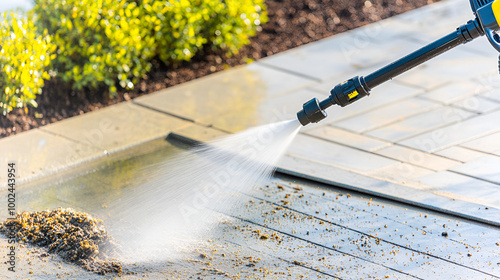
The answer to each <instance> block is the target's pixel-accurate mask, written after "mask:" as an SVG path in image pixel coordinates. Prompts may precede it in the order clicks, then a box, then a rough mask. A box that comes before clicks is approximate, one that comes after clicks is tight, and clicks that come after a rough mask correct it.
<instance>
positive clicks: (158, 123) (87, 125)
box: [41, 102, 191, 152]
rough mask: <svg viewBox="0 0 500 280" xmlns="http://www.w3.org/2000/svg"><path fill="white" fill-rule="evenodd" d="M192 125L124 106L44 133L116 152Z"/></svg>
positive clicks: (47, 128)
mask: <svg viewBox="0 0 500 280" xmlns="http://www.w3.org/2000/svg"><path fill="white" fill-rule="evenodd" d="M189 125H191V122H188V121H185V120H181V119H178V118H175V117H172V116H168V115H166V114H162V113H159V112H155V111H153V110H149V109H146V108H144V107H141V106H138V105H136V104H133V103H131V102H123V103H120V104H117V105H115V106H110V107H107V108H104V109H101V110H98V111H94V112H91V113H88V114H85V115H80V116H78V117H74V118H70V119H67V120H64V121H61V122H57V123H54V124H50V125H47V126H44V127H43V128H41V130H43V131H47V132H50V133H53V134H56V135H60V136H63V137H66V138H68V139H72V140H73V141H75V142H78V143H83V144H86V145H89V146H92V147H95V148H97V149H100V150H101V151H106V152H113V151H117V150H121V149H125V148H127V147H130V146H131V145H137V144H139V143H144V142H146V141H149V140H153V139H156V138H160V137H164V136H166V135H167V134H168V133H169V132H171V131H172V130H174V129H180V128H182V127H187V126H189ZM132 143H133V144H132Z"/></svg>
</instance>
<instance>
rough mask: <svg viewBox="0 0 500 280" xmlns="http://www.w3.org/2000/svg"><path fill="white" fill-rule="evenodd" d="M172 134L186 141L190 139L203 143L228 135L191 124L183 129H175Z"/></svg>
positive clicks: (210, 128)
mask: <svg viewBox="0 0 500 280" xmlns="http://www.w3.org/2000/svg"><path fill="white" fill-rule="evenodd" d="M172 132H173V133H174V134H176V135H179V136H182V137H185V138H186V139H191V140H195V141H198V142H203V143H205V142H209V141H212V140H215V139H217V138H220V137H223V136H226V135H228V133H226V132H223V131H220V130H218V129H214V128H212V127H206V126H202V125H198V124H193V125H190V126H188V127H185V128H181V129H176V130H174V131H172Z"/></svg>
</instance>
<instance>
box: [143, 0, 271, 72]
mask: <svg viewBox="0 0 500 280" xmlns="http://www.w3.org/2000/svg"><path fill="white" fill-rule="evenodd" d="M142 2H143V5H144V8H145V12H146V14H145V17H144V20H145V21H149V22H154V23H155V27H154V30H155V31H156V32H155V39H156V41H157V52H158V55H159V57H160V59H161V60H162V61H163V62H165V63H166V64H168V63H171V62H172V61H182V60H190V59H191V58H192V57H193V56H194V55H195V54H196V52H198V51H199V50H200V49H201V48H202V47H203V45H205V44H207V43H209V44H211V46H212V47H213V48H216V49H217V48H220V49H226V50H227V51H228V53H230V54H234V53H237V51H238V49H239V48H240V47H241V46H243V45H245V44H248V42H249V37H250V36H253V35H255V32H256V31H257V30H258V29H259V28H260V24H262V23H264V22H266V21H267V13H266V12H265V5H264V1H263V0H225V1H222V0H191V1H188V0H143V1H142Z"/></svg>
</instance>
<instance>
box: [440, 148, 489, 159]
mask: <svg viewBox="0 0 500 280" xmlns="http://www.w3.org/2000/svg"><path fill="white" fill-rule="evenodd" d="M436 154H437V155H440V156H443V157H446V158H449V159H454V160H457V161H461V162H467V161H470V160H475V159H478V158H480V157H482V156H484V155H485V154H484V153H480V152H477V151H473V150H470V149H466V148H463V147H460V146H453V147H449V148H447V149H444V150H441V151H439V152H437V153H436Z"/></svg>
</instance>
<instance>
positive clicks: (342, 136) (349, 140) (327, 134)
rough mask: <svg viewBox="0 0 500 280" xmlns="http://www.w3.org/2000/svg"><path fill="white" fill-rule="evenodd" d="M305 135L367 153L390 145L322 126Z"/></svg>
mask: <svg viewBox="0 0 500 280" xmlns="http://www.w3.org/2000/svg"><path fill="white" fill-rule="evenodd" d="M305 134H307V135H310V136H315V137H318V138H321V139H324V140H327V141H331V142H334V143H339V144H343V145H346V146H349V147H353V148H358V149H361V150H365V151H368V152H374V151H377V150H380V149H382V148H384V147H387V146H390V145H392V144H391V143H389V142H385V141H381V140H377V139H374V138H371V137H367V136H364V135H360V134H357V133H353V132H350V131H347V130H344V129H339V128H336V127H332V126H328V125H324V126H321V127H318V128H316V129H313V130H310V131H308V132H306V133H305Z"/></svg>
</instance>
